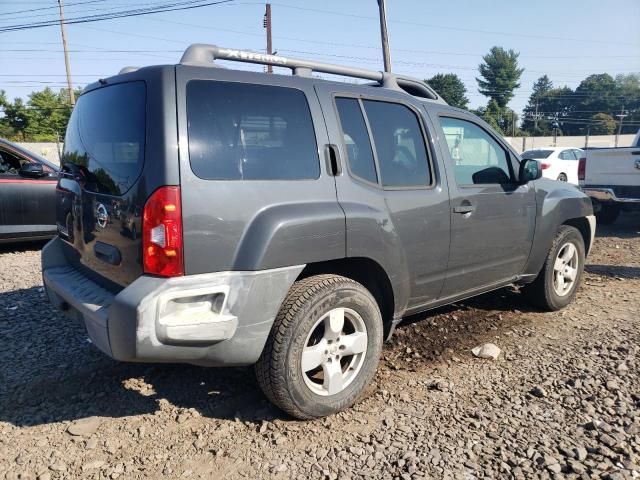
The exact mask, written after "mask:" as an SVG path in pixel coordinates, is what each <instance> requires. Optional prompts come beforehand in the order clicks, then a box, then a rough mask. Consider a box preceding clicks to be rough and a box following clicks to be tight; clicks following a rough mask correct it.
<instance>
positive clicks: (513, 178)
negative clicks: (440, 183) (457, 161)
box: [438, 112, 520, 188]
mask: <svg viewBox="0 0 640 480" xmlns="http://www.w3.org/2000/svg"><path fill="white" fill-rule="evenodd" d="M455 113H457V112H451V113H440V112H439V113H438V123H439V126H440V129H441V130H442V133H443V136H444V128H442V120H441V119H442V118H452V119H455V120H461V121H463V122H468V123H471V124H472V125H475V126H476V127H478V128H479V129H481V130H482V131H483V132H485V133H486V134H487V135H488V136H489V137H490V138H492V139H493V140H494V141H495V142H496V143H497V144H498V146H499V147H500V148H501V149H502V151H503V153H504V158H505V161H506V162H507V165H508V167H509V176H510V177H511V183H462V184H461V183H458V180H457V179H456V175H455V165H453V167H454V171H453V180H454V181H455V184H456V186H458V187H459V188H477V187H496V186H498V187H502V186H510V187H517V186H519V185H520V184H519V183H518V182H517V180H516V175H515V172H514V168H513V164H512V162H511V156H512V155H511V151H510V150H509V149H507V148H505V146H504V144H503V142H502V141H501V140H500V139H498V138H497V137H496V136H495V135H494V134H493V133H492V132H491V131H489V130H487V129H486V128H484V127H483V126H482V125H480V124H479V123H478V122H475V121H473V120H471V119H470V118H468V117H467V116H464V115H456V114H455ZM444 141H445V143H446V142H447V139H446V138H444ZM448 147H449V145H448V144H447V153H446V155H447V156H448V157H449V163H451V162H450V161H451V160H452V158H451V153H449V148H448Z"/></svg>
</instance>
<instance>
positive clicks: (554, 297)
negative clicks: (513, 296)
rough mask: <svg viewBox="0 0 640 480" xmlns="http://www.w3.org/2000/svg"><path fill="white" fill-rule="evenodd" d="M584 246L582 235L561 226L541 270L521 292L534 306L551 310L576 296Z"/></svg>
mask: <svg viewBox="0 0 640 480" xmlns="http://www.w3.org/2000/svg"><path fill="white" fill-rule="evenodd" d="M584 261H585V248H584V240H583V238H582V234H581V233H580V232H579V231H578V230H577V229H576V228H574V227H570V226H569V225H562V226H561V227H560V228H559V229H558V232H557V233H556V236H555V238H554V239H553V243H552V244H551V249H550V250H549V253H548V254H547V259H546V260H545V262H544V265H543V266H542V270H540V273H539V274H538V276H537V277H536V279H535V280H534V281H533V283H531V284H529V285H525V287H524V288H523V292H524V293H525V295H526V296H527V299H528V300H529V301H530V302H531V303H532V304H534V305H535V306H537V307H539V308H541V309H543V310H547V311H555V310H560V309H561V308H564V307H566V306H567V305H568V304H569V303H571V301H572V300H573V298H574V297H575V295H576V292H577V290H578V286H579V285H580V280H581V278H582V272H583V270H584Z"/></svg>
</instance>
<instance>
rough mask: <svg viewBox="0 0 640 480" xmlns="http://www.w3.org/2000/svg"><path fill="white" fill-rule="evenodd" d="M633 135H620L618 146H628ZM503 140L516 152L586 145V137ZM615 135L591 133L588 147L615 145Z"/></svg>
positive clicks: (509, 138) (508, 138)
mask: <svg viewBox="0 0 640 480" xmlns="http://www.w3.org/2000/svg"><path fill="white" fill-rule="evenodd" d="M634 137H635V135H620V138H619V139H618V146H619V147H630V146H631V142H633V139H634ZM505 140H506V141H507V142H509V143H510V144H511V146H512V147H513V148H515V149H516V151H517V152H518V153H522V152H524V151H525V150H529V149H531V148H543V147H573V148H584V147H585V146H587V137H586V136H581V137H557V138H556V141H555V143H554V141H553V137H505ZM615 145H616V136H615V135H591V136H590V137H589V139H588V146H589V147H599V148H607V147H615Z"/></svg>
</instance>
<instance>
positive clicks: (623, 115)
mask: <svg viewBox="0 0 640 480" xmlns="http://www.w3.org/2000/svg"><path fill="white" fill-rule="evenodd" d="M626 116H627V115H625V113H624V105H623V106H622V110H620V113H619V114H618V115H616V117H618V118H619V119H620V123H619V124H618V133H616V147H617V146H618V139H619V138H620V134H621V133H622V121H623V120H624V117H626Z"/></svg>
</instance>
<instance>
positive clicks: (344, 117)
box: [336, 98, 378, 183]
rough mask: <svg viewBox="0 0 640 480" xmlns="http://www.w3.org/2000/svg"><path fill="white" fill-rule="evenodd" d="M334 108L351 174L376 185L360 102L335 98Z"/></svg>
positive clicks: (376, 176)
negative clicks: (337, 116)
mask: <svg viewBox="0 0 640 480" xmlns="http://www.w3.org/2000/svg"><path fill="white" fill-rule="evenodd" d="M336 108H337V109H338V115H339V117H340V126H341V127H342V138H343V141H344V145H345V148H346V151H347V157H348V158H347V160H348V161H349V168H350V169H351V173H353V174H354V175H356V176H358V177H360V178H362V179H364V180H368V181H369V182H373V183H378V175H377V174H376V164H375V161H374V160H373V151H372V150H371V142H370V140H369V134H368V133H367V126H366V124H365V123H364V117H363V116H362V110H361V109H360V102H358V100H357V99H355V98H336Z"/></svg>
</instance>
